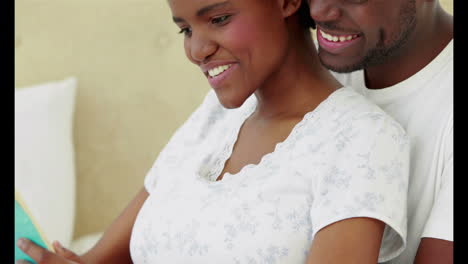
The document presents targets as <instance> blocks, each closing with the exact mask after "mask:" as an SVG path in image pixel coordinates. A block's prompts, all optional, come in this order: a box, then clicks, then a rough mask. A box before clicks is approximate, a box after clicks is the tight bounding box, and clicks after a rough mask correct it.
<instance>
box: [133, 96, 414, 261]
mask: <svg viewBox="0 0 468 264" xmlns="http://www.w3.org/2000/svg"><path fill="white" fill-rule="evenodd" d="M255 107H256V98H255V96H253V95H252V96H251V97H249V99H248V100H247V101H246V102H245V103H244V104H243V105H242V106H241V107H240V108H237V109H225V108H223V106H222V105H221V104H220V103H219V101H218V99H217V97H216V95H215V93H214V92H213V91H210V92H209V93H208V95H207V96H206V98H205V99H204V101H203V103H202V104H201V105H200V106H199V107H198V109H197V110H196V111H195V112H194V113H193V114H192V115H191V116H190V118H189V119H188V120H187V121H186V122H185V123H184V124H183V125H182V126H181V127H180V128H179V129H178V130H177V131H176V133H175V134H174V136H173V137H172V138H171V140H170V141H169V143H168V144H167V145H166V147H165V148H164V149H163V150H162V151H161V153H160V155H159V157H158V159H157V160H156V162H155V163H154V165H153V167H152V168H151V170H150V171H149V172H148V174H147V176H146V178H145V181H144V185H145V187H146V190H147V191H148V192H149V193H150V196H149V197H148V199H147V200H146V202H145V203H144V205H143V207H142V209H141V211H140V212H139V214H138V217H137V219H136V222H135V225H134V228H133V231H132V236H131V241H130V252H131V256H132V259H133V262H134V263H184V264H186V263H203V264H207V263H216V264H218V263H223V264H225V263H247V264H249V263H258V264H260V263H287V264H294V263H305V260H306V257H307V255H308V251H309V248H310V246H311V243H312V240H313V239H314V236H315V234H316V233H317V232H318V231H319V230H320V229H322V228H324V227H326V226H327V225H330V224H332V223H334V222H336V221H340V220H343V219H347V218H351V217H370V218H375V219H379V220H381V221H383V222H384V223H385V224H386V229H385V233H384V239H383V243H382V246H381V249H380V254H379V262H382V261H387V260H389V259H392V258H394V257H396V256H397V255H399V254H400V253H401V252H402V250H403V249H404V247H405V245H406V197H407V194H406V192H407V186H408V171H409V142H408V138H407V136H406V133H405V132H404V130H403V129H402V128H401V126H400V125H399V124H398V123H396V122H395V121H394V120H393V119H392V118H390V117H389V116H388V115H386V114H385V113H384V112H383V111H382V110H380V108H378V107H377V106H375V105H373V104H371V103H370V102H369V101H367V100H366V99H365V98H364V97H362V96H361V95H359V94H357V93H356V92H354V91H353V90H352V89H351V88H349V87H345V88H340V89H338V90H337V91H335V92H334V93H332V94H331V95H330V96H329V97H328V98H327V99H326V100H325V101H323V102H322V103H321V104H320V105H319V106H318V107H317V108H316V109H315V110H313V111H311V112H309V113H307V114H306V115H305V116H304V118H303V120H302V121H301V122H299V123H298V124H297V125H296V126H295V127H294V128H293V130H292V132H291V133H290V135H289V136H288V137H287V138H286V140H285V141H283V142H281V143H279V144H277V145H276V148H275V150H274V151H273V152H272V153H269V154H267V155H265V156H264V157H263V158H262V160H261V161H260V163H259V164H257V165H247V166H245V167H244V168H243V169H242V170H241V171H240V172H239V173H237V174H235V175H231V174H229V173H227V174H225V175H224V177H223V179H222V180H221V181H216V180H215V179H216V178H217V177H218V176H219V174H220V173H221V171H222V169H223V166H224V163H225V161H226V160H227V159H228V158H229V157H230V154H231V151H232V148H233V145H234V143H235V141H236V139H237V135H238V132H239V130H240V127H241V126H242V124H243V122H244V121H245V120H246V119H247V118H248V117H249V115H250V114H252V113H253V111H254V110H255Z"/></svg>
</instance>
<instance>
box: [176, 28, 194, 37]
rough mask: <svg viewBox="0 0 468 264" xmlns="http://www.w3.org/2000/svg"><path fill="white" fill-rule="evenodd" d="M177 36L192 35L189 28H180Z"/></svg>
mask: <svg viewBox="0 0 468 264" xmlns="http://www.w3.org/2000/svg"><path fill="white" fill-rule="evenodd" d="M179 34H184V35H185V36H187V37H189V36H190V35H191V34H192V30H191V29H190V28H181V29H180V31H179Z"/></svg>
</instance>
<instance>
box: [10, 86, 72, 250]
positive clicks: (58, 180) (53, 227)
mask: <svg viewBox="0 0 468 264" xmlns="http://www.w3.org/2000/svg"><path fill="white" fill-rule="evenodd" d="M75 90H76V79H75V78H74V77H70V78H67V79H65V80H62V81H56V82H49V83H44V84H39V85H34V86H28V87H23V88H20V89H15V188H16V189H18V190H19V191H20V193H21V194H22V196H23V200H24V202H25V203H26V204H27V206H28V207H29V209H30V211H31V214H33V217H34V218H35V219H36V221H37V223H38V225H39V226H40V228H41V229H42V230H43V232H44V234H45V236H46V239H47V240H49V242H52V241H54V240H58V241H60V242H61V243H62V245H64V246H66V247H67V246H69V245H70V242H71V239H72V236H73V227H74V218H75V161H74V146H73V132H72V131H73V130H72V128H73V116H74V106H75Z"/></svg>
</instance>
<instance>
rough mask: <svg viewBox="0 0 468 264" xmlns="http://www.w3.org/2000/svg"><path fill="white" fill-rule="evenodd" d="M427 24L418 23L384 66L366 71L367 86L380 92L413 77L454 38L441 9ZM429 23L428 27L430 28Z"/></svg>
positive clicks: (447, 18) (447, 16)
mask: <svg viewBox="0 0 468 264" xmlns="http://www.w3.org/2000/svg"><path fill="white" fill-rule="evenodd" d="M436 8H439V9H438V10H435V11H434V12H436V14H437V15H435V16H433V19H431V20H430V21H423V20H419V21H418V26H417V28H416V30H415V31H414V32H413V34H412V37H410V39H409V41H408V43H406V45H405V46H404V47H403V48H402V49H401V50H400V51H399V52H398V53H397V54H394V55H393V56H392V59H389V60H388V61H387V62H386V63H383V64H380V65H377V66H373V67H369V68H367V69H365V81H366V86H367V88H369V89H382V88H386V87H389V86H393V85H395V84H397V83H399V82H402V81H404V80H406V79H408V78H409V77H411V76H413V75H414V74H416V73H417V72H419V71H420V70H421V69H423V68H424V67H426V66H427V65H428V64H429V63H430V62H431V61H432V60H434V58H436V57H437V55H439V54H440V53H441V52H442V51H443V50H444V48H445V47H446V46H447V44H448V43H449V42H450V41H451V40H452V39H453V17H452V16H451V15H449V14H447V13H446V12H445V11H444V10H442V8H441V7H440V6H438V7H436ZM428 23H430V24H431V25H429V24H428Z"/></svg>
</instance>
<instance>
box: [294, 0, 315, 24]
mask: <svg viewBox="0 0 468 264" xmlns="http://www.w3.org/2000/svg"><path fill="white" fill-rule="evenodd" d="M297 12H298V13H299V20H300V21H301V24H303V25H304V26H305V27H307V28H309V27H310V28H313V29H315V22H314V20H313V19H312V18H311V17H310V12H309V4H308V3H307V1H306V0H302V3H301V6H300V7H299V10H298V11H297Z"/></svg>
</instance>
